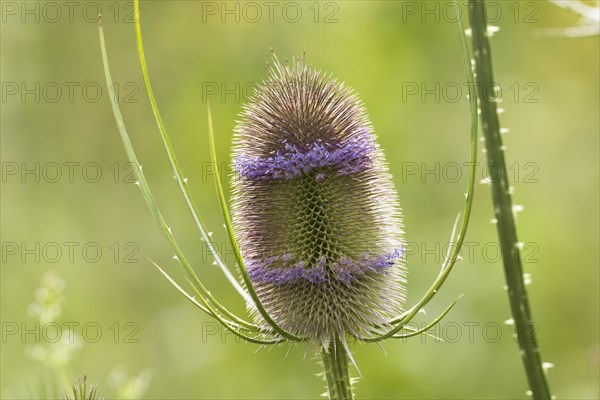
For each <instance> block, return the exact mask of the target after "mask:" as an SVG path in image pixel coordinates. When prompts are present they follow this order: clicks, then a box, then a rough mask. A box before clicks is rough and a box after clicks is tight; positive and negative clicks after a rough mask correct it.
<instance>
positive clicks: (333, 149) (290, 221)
mask: <svg viewBox="0 0 600 400" xmlns="http://www.w3.org/2000/svg"><path fill="white" fill-rule="evenodd" d="M233 160H234V175H233V179H232V182H233V202H232V203H233V204H232V205H233V207H232V208H233V216H234V218H233V221H234V230H235V233H236V237H237V240H238V242H239V246H240V248H241V249H242V254H243V257H244V261H245V265H246V267H247V269H248V273H249V275H250V278H251V280H252V282H253V285H254V286H255V288H256V290H257V293H258V296H259V298H260V300H261V301H262V303H263V305H264V307H265V309H266V310H267V311H268V312H269V314H270V315H271V317H272V318H273V319H274V320H275V322H277V323H278V324H279V325H280V326H282V327H283V328H284V329H286V330H287V331H289V332H292V333H294V334H295V335H297V336H301V337H304V338H307V339H309V340H314V341H317V342H319V343H326V342H328V341H330V340H333V339H335V338H342V339H343V338H344V337H345V334H346V333H348V334H350V335H352V336H357V337H358V336H360V335H364V334H368V332H369V331H370V330H373V329H376V328H377V327H378V328H381V327H382V326H386V321H388V320H389V318H390V316H392V315H397V313H398V312H399V311H400V308H401V305H402V302H403V300H404V289H403V284H404V283H405V279H404V276H405V273H404V268H403V266H402V263H401V253H402V233H403V232H402V223H401V214H400V208H399V205H398V198H397V194H396V191H395V189H394V186H393V183H392V179H391V176H390V175H389V172H388V168H387V166H386V163H385V160H384V155H383V152H382V151H381V149H380V148H379V146H378V144H377V143H376V141H375V135H373V133H372V127H371V124H370V122H369V120H368V117H367V114H366V111H365V109H364V107H363V105H362V103H361V102H360V101H359V100H358V99H357V98H356V96H355V95H354V94H353V93H352V91H351V90H350V89H349V88H347V87H346V86H344V84H342V83H339V82H337V81H336V80H334V79H332V78H331V77H330V76H325V75H323V74H322V73H321V72H319V71H316V70H315V69H313V68H312V67H311V66H308V65H306V64H305V63H304V60H298V61H296V60H294V61H293V62H292V63H291V64H288V63H287V62H286V63H285V64H280V63H279V62H278V61H277V60H275V61H274V63H273V65H272V67H271V69H270V75H269V78H268V79H267V80H266V81H265V82H263V83H262V84H261V85H259V86H258V87H257V90H256V92H255V93H254V94H253V96H252V97H251V99H250V101H249V103H248V104H247V105H246V106H245V107H244V110H243V112H242V114H241V121H239V123H238V125H237V127H236V134H235V138H234V147H233ZM257 319H258V316H257Z"/></svg>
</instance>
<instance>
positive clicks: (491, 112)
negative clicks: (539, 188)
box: [469, 0, 551, 399]
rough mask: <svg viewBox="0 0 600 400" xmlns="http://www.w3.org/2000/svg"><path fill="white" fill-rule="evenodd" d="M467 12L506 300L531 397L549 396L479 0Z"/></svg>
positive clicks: (483, 4)
mask: <svg viewBox="0 0 600 400" xmlns="http://www.w3.org/2000/svg"><path fill="white" fill-rule="evenodd" d="M469 7H470V8H471V9H470V13H469V15H471V16H472V21H471V28H472V35H473V53H474V56H475V70H476V73H477V95H478V96H479V102H480V108H481V122H482V125H483V127H482V129H483V135H484V137H485V143H486V149H487V158H488V162H489V163H490V164H491V165H492V166H493V167H494V170H495V171H496V173H495V174H493V175H494V176H491V184H492V198H493V202H494V211H495V215H496V220H497V229H498V237H499V239H500V248H501V251H502V260H503V263H504V273H505V276H506V284H507V286H508V298H509V301H510V307H511V311H512V316H513V320H514V323H515V332H516V333H517V339H518V343H519V349H520V350H521V351H520V354H521V357H522V360H523V364H524V365H525V371H526V374H527V379H528V381H529V387H530V389H531V393H532V395H533V398H534V399H550V398H551V396H550V389H549V388H548V384H547V382H546V376H545V373H544V369H543V367H542V361H541V357H540V352H539V349H538V345H537V339H536V335H535V329H534V328H535V326H534V323H533V319H532V317H531V312H530V308H529V301H528V298H527V290H526V289H525V282H524V280H523V267H522V264H521V255H520V251H519V250H520V244H519V242H518V240H517V230H516V226H515V219H514V216H513V208H512V198H511V192H510V190H509V188H510V186H509V182H508V172H507V169H506V162H505V160H504V150H503V149H504V147H503V146H502V138H501V136H500V123H499V121H498V113H497V110H496V102H495V101H494V98H493V97H495V95H494V94H492V97H490V93H489V92H490V90H489V89H491V88H493V87H494V74H493V71H492V53H491V48H490V41H489V37H488V27H487V21H486V16H485V0H469Z"/></svg>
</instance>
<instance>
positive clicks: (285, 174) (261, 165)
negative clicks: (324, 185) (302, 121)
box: [234, 132, 375, 181]
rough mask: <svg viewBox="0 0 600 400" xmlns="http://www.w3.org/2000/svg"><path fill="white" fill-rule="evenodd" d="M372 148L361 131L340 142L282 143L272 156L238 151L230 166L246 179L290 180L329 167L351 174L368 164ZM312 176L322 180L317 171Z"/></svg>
mask: <svg viewBox="0 0 600 400" xmlns="http://www.w3.org/2000/svg"><path fill="white" fill-rule="evenodd" d="M374 150H375V141H374V139H373V137H372V136H371V135H370V134H369V133H368V132H365V133H364V134H363V135H361V136H360V137H358V138H353V139H350V140H348V141H346V142H344V143H342V144H329V143H323V142H322V141H320V140H317V141H316V142H314V143H312V144H310V145H308V146H307V147H306V148H301V147H298V146H296V145H291V144H285V148H284V150H278V151H277V152H276V153H275V155H274V156H271V157H266V158H265V157H254V158H252V157H246V156H244V155H241V154H240V155H239V156H238V158H237V159H236V161H235V165H234V167H235V169H236V171H237V172H238V174H240V175H241V176H243V177H245V178H248V179H250V180H273V179H293V178H296V177H299V176H301V175H304V174H309V173H310V172H311V171H313V170H316V169H322V168H331V169H333V170H334V171H336V172H337V174H338V175H351V174H355V173H357V172H361V171H364V170H365V169H367V167H368V166H369V165H371V162H372V159H371V157H372V153H373V151H374ZM316 179H317V180H319V181H322V180H323V179H324V175H323V173H322V172H319V173H317V176H316Z"/></svg>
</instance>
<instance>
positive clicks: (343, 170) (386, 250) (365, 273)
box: [98, 0, 478, 400]
mask: <svg viewBox="0 0 600 400" xmlns="http://www.w3.org/2000/svg"><path fill="white" fill-rule="evenodd" d="M133 4H134V18H135V28H136V38H137V48H138V55H139V58H140V64H141V69H142V74H143V77H144V83H145V86H146V89H147V92H148V98H149V101H150V105H151V108H152V111H153V113H154V117H155V119H156V123H157V126H158V131H159V133H160V136H161V139H162V142H163V145H164V148H165V151H166V153H167V156H168V159H169V162H170V164H171V168H172V170H173V173H174V177H175V179H176V181H177V185H178V186H179V189H180V191H181V193H182V195H183V197H184V199H185V202H186V204H187V207H188V209H189V211H190V213H191V215H192V218H193V219H194V221H195V224H196V226H197V228H198V230H199V231H200V234H201V237H202V240H203V241H204V242H205V243H206V245H207V247H208V249H209V250H210V252H211V254H212V256H213V257H214V260H215V263H216V264H217V265H218V266H219V268H220V269H221V270H222V272H223V274H224V275H225V277H226V278H227V279H228V281H229V283H230V284H231V285H232V286H233V288H234V289H235V290H236V291H237V292H238V293H239V295H240V296H241V297H242V298H243V300H244V301H245V303H246V305H247V308H248V310H249V313H250V317H251V318H247V317H240V316H238V315H235V314H234V313H232V312H230V311H229V310H228V309H227V308H226V307H225V306H224V305H223V304H222V303H221V302H219V301H218V300H217V298H216V297H215V296H213V295H212V294H211V292H210V291H209V290H208V288H207V287H206V286H205V285H204V284H203V282H202V280H201V279H200V277H199V276H198V275H197V274H196V272H195V271H194V269H193V268H192V266H191V265H190V263H189V262H188V261H187V259H186V257H185V256H184V254H183V253H182V251H181V249H180V247H179V245H178V242H177V241H176V239H175V236H174V235H173V232H172V230H171V228H170V227H169V225H168V224H167V222H166V221H165V219H164V217H163V215H162V213H161V211H160V210H159V208H158V206H157V204H156V201H155V199H154V196H153V195H152V192H151V190H150V187H149V185H148V182H147V180H146V177H145V175H144V172H143V169H142V165H141V164H140V162H139V161H138V158H137V156H136V153H135V151H134V148H133V145H132V143H131V141H130V138H129V135H128V133H127V130H126V127H125V123H124V121H123V117H122V115H121V112H120V109H119V105H118V103H117V101H116V97H115V96H114V89H113V81H112V78H111V74H110V70H109V64H108V56H107V51H106V45H105V38H104V33H103V28H102V22H101V18H99V19H98V22H99V23H98V26H99V35H100V46H101V52H102V59H103V65H104V71H105V76H106V83H107V86H108V90H109V93H110V96H109V97H110V100H111V105H112V110H113V113H114V116H115V119H116V122H117V127H118V130H119V133H120V136H121V139H122V142H123V145H124V147H125V151H126V153H127V157H128V159H129V161H130V162H131V163H132V164H133V165H134V166H137V168H134V169H135V174H136V178H137V181H136V184H137V185H138V186H139V188H140V190H141V192H142V195H143V197H144V199H145V201H146V203H147V205H148V207H149V209H150V211H151V213H152V215H153V217H154V219H155V220H156V222H157V223H158V225H159V227H160V229H161V231H162V233H163V234H164V235H165V237H166V239H167V240H168V242H169V244H170V245H171V247H172V249H173V251H174V253H175V256H174V258H175V259H176V260H177V261H178V262H179V263H180V264H181V266H182V267H183V269H184V270H185V272H186V273H187V278H186V279H187V281H188V283H189V284H190V286H191V288H192V289H191V290H192V291H191V292H190V291H188V290H186V289H184V288H183V287H182V285H180V283H178V282H177V281H176V280H175V279H173V278H172V277H171V276H170V275H169V274H168V273H167V272H166V271H165V270H164V269H163V268H161V267H160V266H158V265H157V264H156V263H154V262H152V264H153V265H154V266H155V267H156V268H157V270H158V271H159V272H160V273H161V274H162V275H163V276H164V277H165V278H166V279H167V280H168V281H169V282H170V283H171V284H172V285H173V286H174V287H175V288H176V289H177V290H178V291H179V292H180V293H181V294H182V295H183V296H185V298H187V299H188V300H189V301H190V302H191V303H192V304H193V305H194V306H196V307H197V308H198V309H200V310H201V311H203V312H204V313H206V314H207V315H209V316H210V317H212V318H215V319H216V320H217V321H218V322H220V323H221V324H222V325H223V327H224V328H225V329H227V330H229V331H231V332H233V333H234V334H235V335H237V336H239V337H240V338H242V339H244V340H246V341H248V342H251V343H255V344H258V345H261V346H269V345H276V344H281V343H304V344H305V345H306V346H309V347H310V346H314V348H315V349H316V351H317V352H318V353H320V355H321V358H322V363H323V367H324V373H323V375H324V377H325V381H326V384H327V393H326V395H327V396H328V397H329V398H330V399H336V400H341V399H344V400H345V399H353V398H354V395H353V387H352V385H353V381H354V380H353V379H351V377H350V365H352V364H354V366H355V367H356V369H357V370H358V367H357V366H356V364H355V363H354V360H353V358H352V353H351V349H350V346H349V342H350V341H358V342H365V343H380V342H382V341H384V340H387V339H390V340H391V339H405V338H408V337H411V336H416V335H420V334H424V333H425V332H426V331H427V330H429V329H430V328H431V327H433V326H435V325H436V324H437V323H438V322H439V321H440V320H441V319H442V318H443V317H444V316H445V315H446V314H447V313H448V312H449V311H450V310H451V308H452V307H453V306H454V305H455V304H456V302H457V301H458V299H456V300H455V301H453V302H452V303H451V304H450V305H449V306H448V307H446V308H445V310H444V311H443V312H442V313H441V314H440V315H439V316H438V317H436V318H435V319H433V321H431V322H430V323H428V324H427V325H426V326H425V327H424V328H422V329H415V328H413V327H411V326H409V325H408V323H409V322H410V321H411V320H412V319H413V318H414V317H415V316H416V315H417V313H419V311H420V310H422V309H423V307H425V305H427V304H428V303H429V301H430V300H431V299H432V298H433V297H434V296H435V294H436V293H437V292H438V290H439V289H440V287H441V286H442V284H443V283H444V281H445V280H446V279H447V277H448V275H449V274H450V272H451V270H452V269H453V267H454V265H455V264H456V262H457V261H458V259H459V258H460V255H459V253H460V250H461V247H462V244H463V242H464V239H465V235H466V232H467V226H468V223H469V217H470V214H471V209H472V205H473V195H474V187H475V165H476V162H477V141H478V140H477V129H478V126H477V97H476V96H474V95H470V96H469V105H470V114H471V125H470V154H469V160H470V171H469V180H468V187H467V192H466V195H465V198H466V199H465V205H464V210H463V213H462V217H460V215H459V217H457V219H456V221H455V224H454V228H453V230H452V237H451V243H453V244H455V245H454V246H451V248H450V249H449V251H448V254H447V255H446V258H445V260H444V262H443V264H442V266H441V269H440V272H439V274H438V275H437V277H436V278H435V281H434V282H433V284H432V285H431V286H430V287H429V289H428V290H427V291H426V292H425V293H424V294H423V296H422V297H421V299H420V300H419V301H418V302H417V303H416V304H415V305H413V306H411V307H410V308H408V309H407V310H404V309H403V304H404V301H405V299H404V293H405V285H406V276H405V269H404V265H403V256H404V255H403V238H402V235H403V231H402V220H401V213H400V208H399V205H398V197H397V193H396V191H395V188H394V185H393V181H392V178H391V175H390V174H389V172H388V168H387V164H386V161H385V158H384V155H383V151H382V150H381V148H380V147H379V145H378V144H377V142H376V137H375V135H374V134H373V132H372V131H373V128H372V126H371V124H370V122H369V120H368V117H367V114H366V111H365V108H364V106H363V104H362V103H361V102H360V101H359V100H358V98H357V97H356V95H355V94H354V93H353V92H352V91H351V90H350V89H349V88H348V87H347V86H346V85H344V84H342V83H339V82H338V81H336V80H335V79H333V78H332V77H331V76H330V75H326V74H324V73H322V72H319V71H317V70H316V69H315V68H313V67H312V66H310V65H307V63H306V61H305V58H304V57H302V58H300V59H294V60H293V61H292V62H287V61H286V62H285V63H281V62H279V61H278V60H277V58H276V57H275V56H273V62H272V65H271V69H270V75H269V78H268V79H267V80H266V81H264V82H263V83H262V84H261V85H259V86H258V88H257V89H256V92H255V93H254V95H253V96H252V98H251V99H250V101H249V103H248V104H247V105H246V106H245V108H244V109H243V111H242V113H241V118H240V121H239V123H238V125H237V128H236V133H235V135H234V145H233V167H234V168H233V170H234V172H233V176H232V199H231V210H232V212H231V213H230V211H229V209H230V205H229V204H228V201H227V200H226V198H225V194H224V190H223V187H222V183H221V181H220V180H219V177H220V176H221V174H220V172H219V171H218V165H219V164H218V161H217V157H216V149H215V140H214V132H213V123H212V117H211V112H210V105H209V106H208V137H209V139H208V140H209V143H210V154H211V161H212V163H213V164H214V166H215V168H216V173H215V174H214V177H215V180H214V181H215V189H216V192H217V194H218V198H219V203H220V207H221V211H222V215H223V219H224V221H225V227H226V230H227V233H228V235H229V239H230V241H231V245H232V246H233V249H234V252H235V256H236V261H237V269H238V272H239V275H240V277H241V282H239V281H238V280H237V279H236V278H235V276H234V274H233V273H232V272H231V270H230V268H229V267H228V266H227V265H226V264H225V262H224V260H223V258H222V257H221V255H220V254H219V253H218V251H217V249H216V248H215V246H214V244H213V243H212V242H211V238H210V236H211V235H210V232H209V230H208V229H207V228H206V225H205V224H204V222H203V220H202V218H201V216H200V212H199V210H198V209H197V208H196V206H195V205H194V202H193V201H192V199H191V194H190V190H189V186H188V180H187V179H186V178H185V177H184V175H183V172H182V170H181V168H180V166H179V163H178V162H177V158H176V157H175V153H174V150H173V146H172V144H171V141H170V139H169V136H168V135H167V132H166V129H165V126H164V124H163V121H162V118H161V116H160V113H159V111H158V107H157V103H156V99H155V97H154V94H153V91H152V86H151V84H150V79H149V76H148V70H147V66H146V59H145V55H144V49H143V42H142V34H141V26H140V13H139V1H138V0H134V3H133ZM455 5H456V6H457V7H458V5H457V4H456V3H455ZM457 28H458V32H459V35H458V36H459V42H460V48H461V53H462V59H463V66H464V69H465V73H466V76H467V80H468V81H469V82H470V83H474V75H473V70H472V66H471V61H470V57H469V54H468V49H467V39H466V36H465V33H464V27H463V25H462V21H460V20H459V21H458V22H457ZM459 222H460V226H459Z"/></svg>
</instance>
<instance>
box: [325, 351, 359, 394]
mask: <svg viewBox="0 0 600 400" xmlns="http://www.w3.org/2000/svg"><path fill="white" fill-rule="evenodd" d="M321 357H322V359H323V367H324V369H325V378H326V379H327V388H328V393H329V399H331V400H352V399H354V396H353V394H352V382H350V373H349V371H348V367H349V363H348V354H347V353H346V349H345V348H344V345H343V344H342V342H341V341H339V340H337V341H334V342H331V343H329V346H328V347H323V349H322V350H321Z"/></svg>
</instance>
